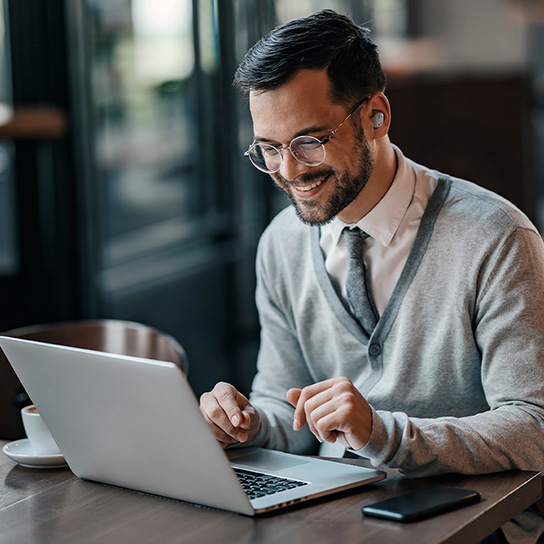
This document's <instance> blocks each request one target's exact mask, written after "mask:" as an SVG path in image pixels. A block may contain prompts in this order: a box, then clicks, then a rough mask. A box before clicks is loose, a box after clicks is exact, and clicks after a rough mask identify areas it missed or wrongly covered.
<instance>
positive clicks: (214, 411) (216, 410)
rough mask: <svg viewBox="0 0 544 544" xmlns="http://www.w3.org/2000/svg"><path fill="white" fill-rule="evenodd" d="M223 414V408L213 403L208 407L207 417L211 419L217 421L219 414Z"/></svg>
mask: <svg viewBox="0 0 544 544" xmlns="http://www.w3.org/2000/svg"><path fill="white" fill-rule="evenodd" d="M222 414H223V410H222V409H221V408H220V407H219V406H217V405H215V406H212V407H211V408H209V409H208V417H209V418H210V419H212V420H213V421H217V420H218V419H220V418H221V415H222Z"/></svg>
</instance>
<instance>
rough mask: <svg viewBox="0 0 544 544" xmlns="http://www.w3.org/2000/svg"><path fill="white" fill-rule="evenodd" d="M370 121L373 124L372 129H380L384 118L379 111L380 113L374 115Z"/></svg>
mask: <svg viewBox="0 0 544 544" xmlns="http://www.w3.org/2000/svg"><path fill="white" fill-rule="evenodd" d="M370 119H371V120H372V122H373V123H374V128H380V127H381V126H382V125H383V121H384V119H385V117H384V115H383V113H382V112H381V111H380V112H378V113H376V114H374V115H373V116H372V117H371V118H370Z"/></svg>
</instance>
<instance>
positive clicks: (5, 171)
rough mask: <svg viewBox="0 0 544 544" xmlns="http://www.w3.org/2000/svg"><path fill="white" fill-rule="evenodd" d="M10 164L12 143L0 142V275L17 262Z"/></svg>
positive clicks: (13, 269) (9, 271) (10, 270)
mask: <svg viewBox="0 0 544 544" xmlns="http://www.w3.org/2000/svg"><path fill="white" fill-rule="evenodd" d="M12 165H13V149H12V145H11V144H8V143H5V142H3V143H2V142H0V276H11V275H13V274H14V273H15V272H16V271H17V268H18V264H19V263H18V255H17V246H16V231H15V198H14V194H13V168H12Z"/></svg>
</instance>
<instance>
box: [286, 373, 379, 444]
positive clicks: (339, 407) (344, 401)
mask: <svg viewBox="0 0 544 544" xmlns="http://www.w3.org/2000/svg"><path fill="white" fill-rule="evenodd" d="M287 400H288V401H289V402H290V403H291V404H292V405H293V406H294V407H295V415H294V420H293V429H294V430H295V431H298V430H300V429H302V427H304V424H305V423H308V427H309V428H310V431H312V433H313V434H314V435H315V436H316V437H317V439H318V440H319V441H320V442H332V443H334V442H337V441H338V442H339V443H340V444H342V445H343V446H345V447H346V448H349V449H351V450H354V451H357V450H360V449H361V448H362V447H363V446H364V445H365V444H366V443H367V442H368V439H369V438H370V432H371V430H372V411H371V409H370V406H369V404H368V402H366V400H365V399H364V397H363V396H362V395H361V393H359V391H358V390H357V388H356V387H355V386H354V385H353V384H352V383H351V381H350V380H348V379H347V378H332V379H330V380H325V381H323V382H318V383H315V384H313V385H309V386H308V387H305V388H304V389H289V391H287Z"/></svg>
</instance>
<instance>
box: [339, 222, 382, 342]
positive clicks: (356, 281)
mask: <svg viewBox="0 0 544 544" xmlns="http://www.w3.org/2000/svg"><path fill="white" fill-rule="evenodd" d="M342 234H343V236H344V240H345V241H346V246H347V248H348V254H349V267H348V276H347V279H346V288H347V293H348V300H349V303H350V305H351V308H352V310H353V313H354V314H355V317H356V318H357V320H358V321H359V323H360V324H361V326H362V327H363V329H364V331H365V332H366V333H367V334H368V336H370V335H371V334H372V331H373V330H374V327H375V326H376V322H377V320H378V319H377V315H376V312H375V310H374V305H373V303H372V298H371V295H370V288H369V281H368V278H367V271H366V267H365V262H364V259H363V244H364V242H365V240H366V239H367V238H368V237H369V235H368V234H367V233H366V232H364V231H362V230H361V229H360V228H358V227H356V228H354V229H348V228H345V229H344V230H343V232H342Z"/></svg>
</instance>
